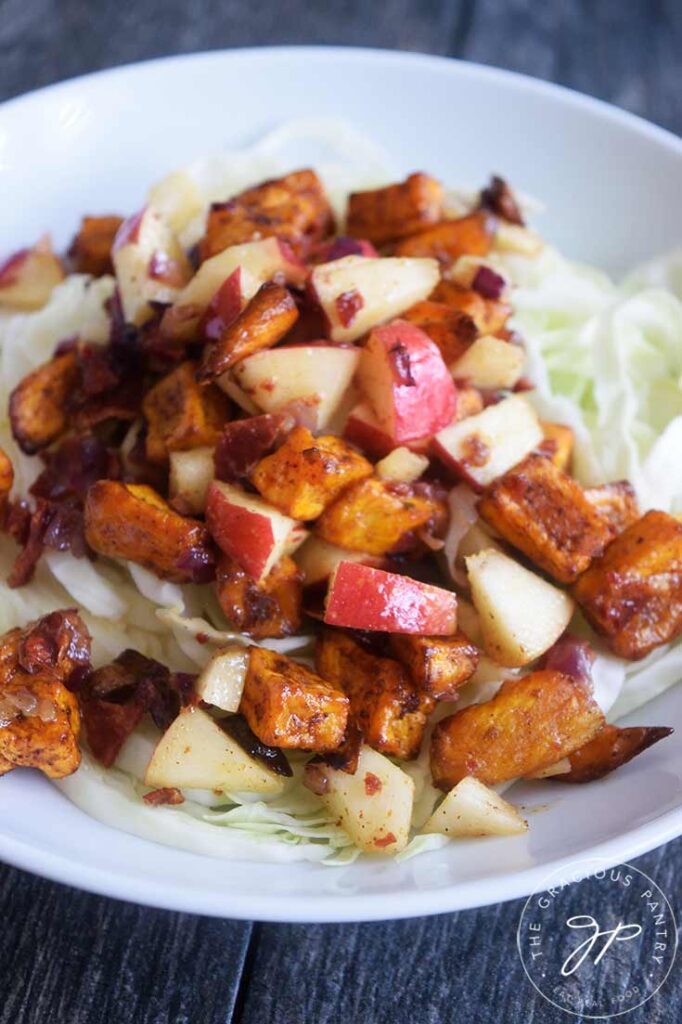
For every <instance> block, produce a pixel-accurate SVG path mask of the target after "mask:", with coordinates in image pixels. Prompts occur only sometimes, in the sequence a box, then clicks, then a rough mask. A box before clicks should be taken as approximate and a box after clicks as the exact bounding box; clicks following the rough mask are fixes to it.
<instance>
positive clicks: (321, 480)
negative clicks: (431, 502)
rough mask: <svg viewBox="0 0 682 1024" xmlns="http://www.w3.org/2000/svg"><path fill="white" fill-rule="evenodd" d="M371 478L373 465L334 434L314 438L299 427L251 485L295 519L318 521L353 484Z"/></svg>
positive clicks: (258, 471)
mask: <svg viewBox="0 0 682 1024" xmlns="http://www.w3.org/2000/svg"><path fill="white" fill-rule="evenodd" d="M371 475H372V465H371V463H370V462H368V461H367V459H365V458H364V457H363V456H362V455H360V454H359V453H358V452H356V451H355V449H354V448H351V446H350V445H349V444H348V443H347V442H346V441H343V440H342V439H341V438H339V437H334V436H333V435H331V434H330V435H329V436H325V437H313V435H312V434H311V433H310V431H309V430H308V429H307V428H306V427H296V428H295V429H294V430H292V432H291V433H290V434H289V436H288V438H287V439H286V441H285V442H284V444H283V445H282V446H281V448H278V450H277V451H276V452H275V453H274V454H273V455H268V456H266V458H264V459H262V460H261V461H260V462H259V463H258V465H257V466H256V468H255V469H254V470H253V472H252V473H251V482H252V483H253V484H255V486H256V488H257V489H258V491H259V492H260V494H262V495H263V497H264V498H265V499H266V500H267V501H269V502H270V504H271V505H274V506H275V508H278V509H279V510H280V511H281V512H284V513H286V515H288V516H291V517H292V518H293V519H301V520H308V519H317V517H318V516H320V515H321V514H322V512H324V510H325V508H326V507H327V505H330V504H331V503H332V502H333V501H334V499H335V498H336V497H337V496H338V495H339V494H340V492H341V491H343V490H344V489H345V488H346V487H348V486H349V485H350V484H353V483H355V482H356V481H357V480H363V479H365V478H366V477H368V476H371Z"/></svg>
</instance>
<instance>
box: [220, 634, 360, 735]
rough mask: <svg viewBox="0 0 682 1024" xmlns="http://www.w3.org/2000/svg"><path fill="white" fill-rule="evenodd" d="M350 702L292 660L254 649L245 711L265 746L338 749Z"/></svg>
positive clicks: (243, 701)
mask: <svg viewBox="0 0 682 1024" xmlns="http://www.w3.org/2000/svg"><path fill="white" fill-rule="evenodd" d="M348 705H349V702H348V698H347V697H346V696H345V695H344V694H343V693H342V692H341V691H340V690H338V689H335V688H334V687H333V686H331V685H330V684H329V683H328V682H326V681H325V680H324V679H321V678H320V677H319V676H317V675H315V673H314V672H310V671H309V670H308V669H307V668H304V667H303V665H299V664H298V663H297V662H295V661H291V659H290V658H286V657H284V655H282V654H276V653H275V652H274V651H268V650H266V649H265V648H263V647H250V648H249V664H248V668H247V671H246V681H245V683H244V692H243V694H242V701H241V705H240V711H241V712H242V714H243V715H244V717H245V718H246V721H247V722H248V723H249V726H250V727H251V729H252V731H253V732H254V733H255V734H256V736H257V737H258V739H259V740H261V742H263V743H268V744H270V745H271V746H273V747H283V748H284V749H286V750H317V751H322V752H324V751H327V750H334V749H335V748H336V747H338V746H339V745H340V744H341V743H342V742H343V738H344V734H345V732H346V724H347V722H348Z"/></svg>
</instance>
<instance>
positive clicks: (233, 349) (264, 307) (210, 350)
mask: <svg viewBox="0 0 682 1024" xmlns="http://www.w3.org/2000/svg"><path fill="white" fill-rule="evenodd" d="M297 320H298V308H297V306H296V303H295V302H294V300H293V298H292V296H291V292H290V291H288V290H287V289H286V288H285V287H284V286H283V285H281V284H276V283H275V282H274V281H266V282H265V284H262V285H261V286H260V288H259V289H258V291H257V292H256V294H255V295H254V297H253V298H252V299H251V301H250V302H249V303H247V305H246V306H245V308H244V309H243V310H242V311H241V313H240V314H239V316H238V317H237V318H236V320H233V321H232V323H231V324H229V325H228V326H227V327H226V329H225V331H224V332H223V334H222V335H221V337H220V338H219V339H218V341H215V342H212V343H209V344H208V345H207V346H206V348H205V349H204V356H203V359H202V361H201V367H200V369H199V373H198V378H199V380H200V381H201V382H202V383H203V384H207V383H208V382H209V381H212V380H217V379H218V377H220V376H222V374H223V373H226V372H227V370H229V369H230V367H232V366H234V365H235V363H238V362H240V361H241V360H242V359H246V357H247V356H251V355H253V354H254V352H260V351H261V349H264V348H272V346H273V345H276V344H277V342H278V341H281V340H282V338H283V337H284V335H285V334H287V333H288V332H289V331H290V330H291V328H292V327H293V326H294V324H295V323H296V321H297Z"/></svg>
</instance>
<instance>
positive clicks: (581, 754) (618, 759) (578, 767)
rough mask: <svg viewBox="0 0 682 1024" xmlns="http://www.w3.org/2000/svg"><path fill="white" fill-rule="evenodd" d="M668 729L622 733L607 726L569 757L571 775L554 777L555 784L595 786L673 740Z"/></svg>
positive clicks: (644, 727) (649, 727)
mask: <svg viewBox="0 0 682 1024" xmlns="http://www.w3.org/2000/svg"><path fill="white" fill-rule="evenodd" d="M673 731H674V730H673V729H670V728H666V727H665V726H655V725H639V726H632V727H630V728H627V729H621V728H620V727H619V726H617V725H605V726H604V728H603V729H601V730H600V731H599V732H598V733H597V735H596V736H595V737H594V739H591V740H590V741H589V743H586V744H585V745H584V746H583V747H579V748H578V750H574V751H573V753H572V754H570V755H569V758H568V760H569V762H570V765H571V768H570V771H568V772H562V773H561V774H560V775H552V776H550V778H551V779H553V780H554V781H555V782H580V783H582V782H594V780H595V779H602V778H603V777H604V776H605V775H608V774H609V772H612V771H615V769H616V768H620V766H621V765H622V764H627V762H628V761H631V760H632V759H633V757H637V755H638V754H641V753H642V751H643V750H647V749H648V747H651V746H653V745H654V743H658V741H659V740H664V739H665V738H666V736H670V735H671V733H672V732H673Z"/></svg>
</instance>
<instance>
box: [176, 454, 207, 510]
mask: <svg viewBox="0 0 682 1024" xmlns="http://www.w3.org/2000/svg"><path fill="white" fill-rule="evenodd" d="M214 476H215V467H214V465H213V448H192V449H191V450H190V451H186V452H171V453H170V477H169V481H168V490H169V495H170V504H171V505H172V506H173V508H175V509H177V511H178V512H181V513H182V514H183V515H190V516H192V515H201V514H202V513H203V511H204V509H205V508H206V495H207V493H208V487H209V484H210V483H211V480H212V479H213V478H214Z"/></svg>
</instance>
